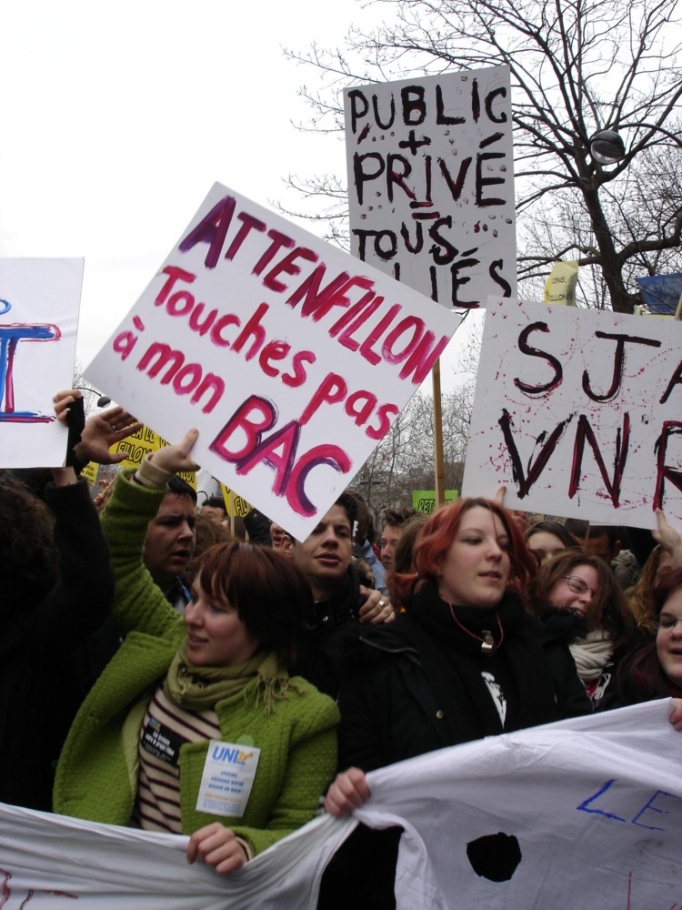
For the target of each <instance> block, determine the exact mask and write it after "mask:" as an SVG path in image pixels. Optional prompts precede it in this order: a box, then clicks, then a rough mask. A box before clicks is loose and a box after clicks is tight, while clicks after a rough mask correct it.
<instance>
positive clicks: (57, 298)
mask: <svg viewBox="0 0 682 910" xmlns="http://www.w3.org/2000/svg"><path fill="white" fill-rule="evenodd" d="M82 282H83V260H82V259H0V467H3V468H32V467H59V466H60V465H63V464H64V456H65V454H66V429H65V427H64V426H63V425H62V424H59V423H58V422H57V421H56V420H55V416H54V405H53V402H52V399H53V397H54V395H55V394H56V393H57V392H59V391H60V390H61V389H70V388H71V386H72V385H73V367H74V361H75V356H76V332H77V329H78V311H79V308H80V295H81V285H82Z"/></svg>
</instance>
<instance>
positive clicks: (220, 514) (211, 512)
mask: <svg viewBox="0 0 682 910" xmlns="http://www.w3.org/2000/svg"><path fill="white" fill-rule="evenodd" d="M199 515H204V516H205V517H206V518H210V519H211V521H214V522H216V524H220V523H221V522H223V521H225V519H226V518H227V510H226V508H225V500H224V499H223V497H222V496H209V497H208V499H205V500H204V502H203V503H202V505H201V508H200V509H199Z"/></svg>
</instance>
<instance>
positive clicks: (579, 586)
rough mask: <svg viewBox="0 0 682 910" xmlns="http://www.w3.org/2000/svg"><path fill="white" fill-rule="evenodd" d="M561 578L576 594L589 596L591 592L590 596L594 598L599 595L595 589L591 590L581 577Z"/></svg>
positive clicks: (563, 576) (568, 576)
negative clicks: (588, 593)
mask: <svg viewBox="0 0 682 910" xmlns="http://www.w3.org/2000/svg"><path fill="white" fill-rule="evenodd" d="M561 577H562V578H563V579H564V580H565V582H566V584H567V585H568V587H569V588H570V589H571V591H573V593H574V594H587V592H588V591H589V592H590V595H591V596H592V597H594V596H595V594H596V593H597V592H596V591H595V589H594V588H591V587H590V586H589V585H588V584H587V582H585V581H583V580H582V578H581V577H580V576H579V575H562V576H561Z"/></svg>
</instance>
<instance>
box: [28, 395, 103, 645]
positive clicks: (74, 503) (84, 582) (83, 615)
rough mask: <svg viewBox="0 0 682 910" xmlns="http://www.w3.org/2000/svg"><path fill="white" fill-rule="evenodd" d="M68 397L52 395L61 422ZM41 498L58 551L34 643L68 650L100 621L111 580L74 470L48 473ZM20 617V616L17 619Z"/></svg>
mask: <svg viewBox="0 0 682 910" xmlns="http://www.w3.org/2000/svg"><path fill="white" fill-rule="evenodd" d="M67 398H68V399H69V400H71V401H73V397H72V396H71V394H70V393H68V392H59V393H57V395H56V396H55V399H54V401H55V414H56V416H57V419H58V420H60V421H61V422H65V421H66V413H65V411H66V409H67V408H66V405H65V404H64V402H65V400H66V399H67ZM52 479H53V482H52V483H51V484H48V486H47V488H46V490H45V499H46V502H47V505H48V506H49V507H50V509H51V511H52V513H53V515H54V516H55V525H54V531H53V536H54V541H55V544H56V546H57V549H58V551H59V580H58V582H57V584H56V585H55V587H54V588H53V590H52V591H51V592H50V593H49V594H48V595H47V597H46V598H45V599H44V601H43V602H42V603H41V604H40V605H39V606H38V608H37V610H36V611H35V612H33V613H31V616H30V621H31V623H32V628H33V635H34V641H35V642H36V644H37V645H38V644H46V645H47V646H48V647H50V648H54V647H55V646H59V647H64V648H67V649H69V650H70V649H72V648H74V647H75V646H77V645H78V644H80V643H81V642H82V641H84V640H85V639H86V638H88V637H89V636H90V635H91V634H92V633H93V632H95V631H96V630H97V629H98V628H99V627H100V626H101V625H102V623H103V622H104V620H105V619H106V617H107V616H108V614H109V611H110V609H111V602H112V597H113V589H114V580H113V573H112V570H111V565H110V562H109V550H108V547H107V544H106V541H105V539H104V535H103V534H102V529H101V526H100V523H99V517H98V515H97V512H96V510H95V508H94V506H93V505H92V502H91V501H90V493H89V490H88V486H87V484H86V483H85V481H84V480H79V479H78V478H77V477H76V473H75V471H74V468H73V467H71V466H69V467H65V468H53V469H52ZM23 619H24V618H23V617H22V620H23Z"/></svg>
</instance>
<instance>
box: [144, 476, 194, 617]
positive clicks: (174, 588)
mask: <svg viewBox="0 0 682 910" xmlns="http://www.w3.org/2000/svg"><path fill="white" fill-rule="evenodd" d="M196 501H197V494H196V493H195V492H194V490H193V489H192V487H191V486H190V485H189V484H188V483H185V481H184V480H182V479H181V478H180V477H176V476H175V475H173V476H172V477H171V478H170V480H169V481H168V492H167V493H166V495H165V496H164V498H163V500H162V502H161V506H160V508H159V511H158V512H157V513H156V515H155V516H154V518H153V519H152V520H151V521H150V523H149V530H148V531H147V539H146V541H145V546H144V557H143V559H144V564H145V566H146V567H147V569H148V570H149V574H150V575H151V576H152V578H153V579H154V581H155V582H156V584H157V585H158V586H159V587H160V588H161V590H162V591H163V593H164V594H165V595H166V597H167V599H168V600H169V602H170V603H171V604H172V605H173V607H174V609H176V610H177V611H178V613H184V610H185V607H186V606H187V604H188V603H189V601H190V594H189V591H188V590H187V588H186V587H185V586H184V585H183V584H182V582H181V581H180V577H179V576H181V575H182V573H183V572H184V571H185V570H186V568H187V566H188V565H189V561H190V559H191V558H192V552H193V551H194V540H195V537H194V526H195V524H196V508H195V505H196Z"/></svg>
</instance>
